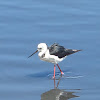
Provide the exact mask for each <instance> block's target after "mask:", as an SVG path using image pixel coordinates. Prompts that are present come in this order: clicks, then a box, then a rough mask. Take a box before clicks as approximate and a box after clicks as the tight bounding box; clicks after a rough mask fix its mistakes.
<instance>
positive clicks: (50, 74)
mask: <svg viewBox="0 0 100 100" xmlns="http://www.w3.org/2000/svg"><path fill="white" fill-rule="evenodd" d="M63 72H64V75H63V78H67V76H66V75H70V71H69V70H65V71H63ZM60 75H61V73H60V72H56V77H59V76H60ZM27 76H29V77H33V78H44V77H48V78H50V79H52V77H53V71H52V72H50V71H44V72H38V73H33V74H29V75H27ZM68 78H69V77H68Z"/></svg>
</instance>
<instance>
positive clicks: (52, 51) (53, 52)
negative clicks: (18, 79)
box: [28, 43, 81, 78]
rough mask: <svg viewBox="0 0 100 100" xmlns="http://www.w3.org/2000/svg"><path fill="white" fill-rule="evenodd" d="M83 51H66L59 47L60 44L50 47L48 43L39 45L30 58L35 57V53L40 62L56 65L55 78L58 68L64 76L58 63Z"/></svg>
mask: <svg viewBox="0 0 100 100" xmlns="http://www.w3.org/2000/svg"><path fill="white" fill-rule="evenodd" d="M78 51H81V50H76V49H66V48H65V47H64V46H61V45H59V44H58V43H54V44H52V45H51V46H50V47H48V45H47V44H46V43H39V44H38V46H37V50H36V51H35V52H34V53H32V54H31V55H30V56H29V57H28V58H30V57H31V56H33V55H34V54H35V53H37V52H39V53H38V56H39V58H40V60H42V61H46V62H50V63H53V64H54V75H53V78H55V68H56V65H57V66H58V68H59V70H60V72H61V75H62V74H64V73H63V71H62V70H61V68H60V67H59V65H58V63H59V62H61V61H63V60H64V59H65V58H66V57H67V56H69V55H71V54H73V53H76V52H78Z"/></svg>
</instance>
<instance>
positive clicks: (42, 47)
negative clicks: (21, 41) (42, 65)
mask: <svg viewBox="0 0 100 100" xmlns="http://www.w3.org/2000/svg"><path fill="white" fill-rule="evenodd" d="M37 50H38V51H39V52H46V50H47V45H46V44H45V43H40V44H38V46H37Z"/></svg>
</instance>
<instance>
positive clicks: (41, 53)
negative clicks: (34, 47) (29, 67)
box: [38, 50, 47, 57]
mask: <svg viewBox="0 0 100 100" xmlns="http://www.w3.org/2000/svg"><path fill="white" fill-rule="evenodd" d="M46 51H47V50H43V51H40V52H39V54H38V56H39V57H42V56H43V55H45V53H46Z"/></svg>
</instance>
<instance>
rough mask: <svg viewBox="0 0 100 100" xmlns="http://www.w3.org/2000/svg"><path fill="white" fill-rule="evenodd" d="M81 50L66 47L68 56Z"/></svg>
mask: <svg viewBox="0 0 100 100" xmlns="http://www.w3.org/2000/svg"><path fill="white" fill-rule="evenodd" d="M79 51H82V50H75V49H66V55H67V56H68V55H71V54H73V53H76V52H79Z"/></svg>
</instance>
